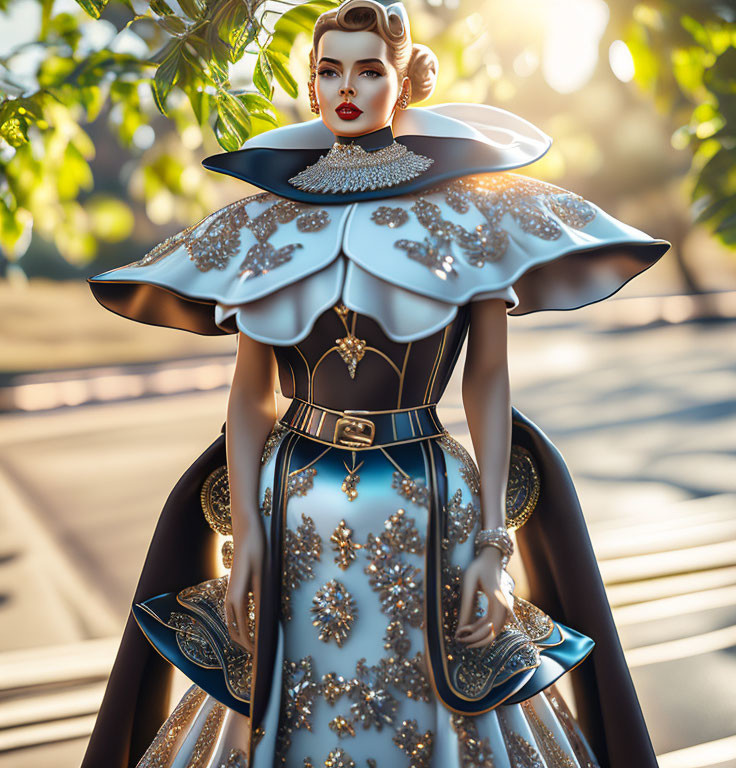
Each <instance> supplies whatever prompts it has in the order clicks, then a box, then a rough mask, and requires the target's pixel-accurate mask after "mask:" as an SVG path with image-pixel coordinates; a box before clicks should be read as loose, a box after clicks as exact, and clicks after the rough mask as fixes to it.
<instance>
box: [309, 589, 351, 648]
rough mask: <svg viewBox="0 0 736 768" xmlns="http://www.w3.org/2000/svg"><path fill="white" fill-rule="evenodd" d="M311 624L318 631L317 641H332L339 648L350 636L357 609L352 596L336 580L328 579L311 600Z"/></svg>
mask: <svg viewBox="0 0 736 768" xmlns="http://www.w3.org/2000/svg"><path fill="white" fill-rule="evenodd" d="M312 614H313V615H314V619H313V621H312V624H313V625H314V626H315V627H317V629H318V630H319V639H320V640H322V641H324V642H325V643H328V642H329V641H330V640H334V641H335V642H336V643H337V645H338V646H339V647H342V644H343V643H344V642H345V640H346V639H347V638H348V636H349V635H350V631H351V629H352V627H353V623H354V622H355V619H356V617H357V615H358V609H357V608H356V606H355V601H354V600H353V597H352V595H351V594H350V593H349V592H348V591H347V589H345V586H344V585H343V584H342V583H341V582H339V581H338V580H337V579H330V580H329V581H328V582H327V584H325V585H324V586H323V587H322V588H321V589H320V590H318V592H317V594H316V595H315V596H314V597H313V598H312Z"/></svg>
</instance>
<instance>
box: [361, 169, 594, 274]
mask: <svg viewBox="0 0 736 768" xmlns="http://www.w3.org/2000/svg"><path fill="white" fill-rule="evenodd" d="M430 195H442V196H443V197H444V200H445V203H446V204H447V205H448V206H449V207H450V208H451V209H452V210H453V211H454V212H455V213H457V214H461V215H462V214H466V213H468V211H470V209H471V206H472V207H474V208H475V209H476V211H477V212H478V213H479V214H480V215H481V216H482V217H483V221H482V223H480V224H478V225H477V226H476V227H474V228H473V229H470V230H468V229H466V228H465V227H464V226H463V225H462V224H459V223H457V222H453V221H449V220H447V219H444V218H443V217H442V211H441V209H440V207H439V206H438V205H437V204H436V203H434V202H432V201H431V200H429V199H428V197H429V196H430ZM410 210H411V212H412V213H413V214H414V215H415V216H416V219H417V221H418V222H419V224H421V226H422V227H423V228H424V229H425V230H426V231H427V236H426V237H425V238H424V239H423V240H409V239H406V238H402V239H399V240H396V242H395V243H394V246H395V247H396V248H399V249H401V250H403V251H405V252H406V255H407V256H408V257H409V258H410V259H413V260H414V261H418V262H419V263H420V264H423V265H424V266H426V267H427V268H428V269H430V270H431V271H432V272H433V273H434V274H435V275H437V276H438V277H440V278H441V279H446V278H448V277H455V276H456V275H457V269H456V268H455V260H456V257H457V253H458V252H459V253H461V254H462V255H463V256H464V257H465V259H466V260H467V262H468V263H470V264H471V265H472V266H475V267H482V266H484V265H485V264H486V263H487V262H495V261H498V260H499V259H501V258H502V257H503V256H504V255H505V253H506V251H507V249H508V245H509V234H508V232H507V231H506V228H505V227H504V225H503V219H504V218H505V217H506V216H507V215H508V216H510V217H511V218H512V219H513V220H514V222H515V223H516V224H517V225H518V226H519V227H520V228H521V229H522V231H524V232H526V233H527V234H530V235H534V236H535V237H538V238H540V239H541V240H557V239H558V238H559V237H561V236H562V232H563V230H562V227H560V224H559V221H561V222H562V223H563V224H565V225H567V226H569V227H573V228H574V229H582V228H583V227H585V226H586V225H587V224H589V223H590V222H591V221H592V220H593V219H594V218H595V215H596V212H595V209H594V208H593V206H592V205H591V204H590V203H588V202H587V201H586V200H584V199H583V198H582V197H580V195H576V194H574V193H572V192H568V191H567V190H565V189H562V188H561V187H556V186H554V185H553V184H547V183H545V182H542V181H537V180H535V179H530V178H527V177H524V176H520V175H518V174H512V173H488V174H483V175H479V176H475V177H472V176H471V177H466V178H461V179H455V180H454V181H450V182H448V183H445V184H442V185H439V186H436V187H432V188H431V189H428V190H427V191H426V192H422V193H419V194H417V195H416V196H415V198H414V203H413V204H412V205H411V208H410ZM550 214H552V215H550ZM371 219H372V221H373V222H374V223H375V224H377V225H381V226H388V227H390V228H394V227H399V226H402V225H403V224H405V223H406V222H407V220H408V213H407V212H406V211H404V210H403V209H401V208H389V207H387V206H381V207H380V208H378V209H377V210H376V211H374V213H373V215H372V216H371Z"/></svg>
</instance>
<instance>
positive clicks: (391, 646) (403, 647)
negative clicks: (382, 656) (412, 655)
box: [383, 621, 411, 657]
mask: <svg viewBox="0 0 736 768" xmlns="http://www.w3.org/2000/svg"><path fill="white" fill-rule="evenodd" d="M383 641H384V644H383V647H384V648H385V649H386V650H387V651H390V652H391V654H392V655H393V656H398V657H401V656H406V654H407V653H409V649H410V648H411V640H410V639H409V635H408V633H407V631H406V627H405V626H404V625H403V624H402V623H401V622H400V621H392V622H391V623H390V624H389V625H388V626H387V627H386V634H385V635H384V636H383Z"/></svg>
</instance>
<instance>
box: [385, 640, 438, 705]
mask: <svg viewBox="0 0 736 768" xmlns="http://www.w3.org/2000/svg"><path fill="white" fill-rule="evenodd" d="M380 664H381V667H382V669H383V672H384V679H385V680H386V682H387V684H389V685H392V686H394V687H395V688H397V689H398V690H399V691H400V692H401V693H403V694H404V695H405V696H406V697H407V698H409V699H414V700H415V701H429V697H430V688H429V681H428V680H427V676H426V674H425V671H424V656H423V655H422V654H421V653H419V652H417V654H416V655H415V656H414V657H412V658H410V659H409V658H396V657H389V658H385V659H381V662H380Z"/></svg>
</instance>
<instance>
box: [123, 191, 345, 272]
mask: <svg viewBox="0 0 736 768" xmlns="http://www.w3.org/2000/svg"><path fill="white" fill-rule="evenodd" d="M273 200H275V201H276V202H274V203H273V204H272V205H271V206H269V208H267V209H266V210H265V211H263V213H261V214H259V215H258V216H256V217H255V218H251V217H250V216H249V214H248V212H247V210H246V207H247V206H248V205H250V204H251V203H265V202H270V201H273ZM295 218H296V220H297V221H296V226H297V229H298V230H299V231H300V232H305V233H307V232H317V231H319V230H321V229H323V228H324V227H326V226H327V225H328V224H329V222H330V216H329V213H328V212H327V211H326V210H323V209H316V210H315V208H314V207H313V206H308V205H305V204H303V203H295V202H293V201H291V200H285V199H281V198H276V197H275V196H274V195H271V194H269V193H260V194H257V195H253V196H251V197H246V198H244V199H243V200H239V201H237V202H235V203H231V204H230V205H228V206H226V207H225V208H222V209H221V210H219V211H215V212H214V213H211V214H210V215H209V216H206V217H205V218H204V219H202V220H201V221H199V222H197V223H196V224H193V225H192V226H190V227H187V228H186V229H184V230H182V231H181V232H179V233H178V234H176V235H173V236H172V237H169V238H167V239H166V240H164V241H163V242H162V243H159V244H158V245H157V246H156V247H155V248H153V249H152V250H151V251H149V252H148V253H147V254H146V255H145V256H144V257H143V258H142V259H140V260H139V261H137V262H135V263H134V264H131V266H132V267H147V266H150V265H151V264H155V263H157V262H158V261H161V260H162V259H164V258H166V257H167V256H169V255H170V254H172V253H173V252H174V251H176V250H177V249H178V248H179V247H180V246H184V248H185V249H186V251H187V254H188V256H189V258H190V259H191V260H192V261H193V262H194V265H195V266H196V267H197V269H199V270H200V271H201V272H209V271H210V270H211V269H217V270H223V269H225V268H226V267H227V265H228V263H229V261H230V259H231V258H232V257H233V256H234V255H235V254H236V253H237V252H238V251H239V249H240V246H241V234H242V231H243V229H246V228H247V229H249V230H250V231H251V232H252V233H253V236H254V237H255V238H256V240H257V242H256V243H255V244H254V245H252V246H251V247H250V248H249V250H248V252H247V254H246V256H245V258H244V259H243V262H242V263H241V265H240V269H241V272H240V274H241V275H243V276H244V277H245V278H246V279H247V278H248V277H257V276H258V275H262V274H265V273H266V272H268V271H270V270H271V269H274V268H275V267H278V266H279V265H280V264H284V263H285V262H287V261H289V260H290V259H291V254H292V253H293V251H294V250H295V249H297V248H301V247H302V246H301V244H300V243H293V244H289V245H285V246H283V247H281V248H279V249H276V248H274V247H273V245H271V243H269V242H268V240H269V238H270V237H271V236H272V235H273V234H274V233H275V232H276V230H277V228H278V224H286V223H288V222H290V221H292V220H293V219H295Z"/></svg>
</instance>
